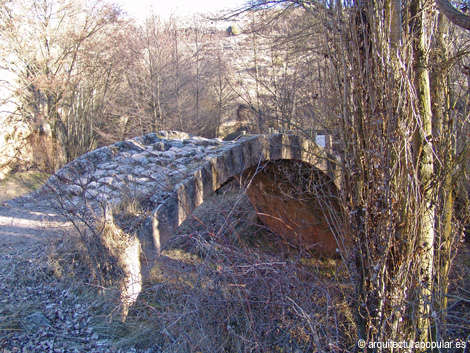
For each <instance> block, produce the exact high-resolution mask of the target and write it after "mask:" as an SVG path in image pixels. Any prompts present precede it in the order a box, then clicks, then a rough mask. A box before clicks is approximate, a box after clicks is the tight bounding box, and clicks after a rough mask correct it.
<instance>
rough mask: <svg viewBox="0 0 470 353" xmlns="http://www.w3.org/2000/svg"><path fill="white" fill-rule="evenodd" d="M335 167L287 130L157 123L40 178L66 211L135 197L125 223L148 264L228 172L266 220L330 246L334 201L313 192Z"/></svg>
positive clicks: (334, 176)
mask: <svg viewBox="0 0 470 353" xmlns="http://www.w3.org/2000/svg"><path fill="white" fill-rule="evenodd" d="M338 169H339V168H337V166H336V160H335V159H334V158H332V157H331V155H329V154H328V153H326V150H325V149H324V148H322V147H320V146H319V145H317V144H316V143H313V142H311V141H309V140H307V139H305V138H302V137H300V136H296V135H294V134H274V135H256V136H243V137H241V138H240V139H238V140H236V141H222V140H220V139H205V138H202V137H196V136H190V135H188V134H185V133H180V132H171V131H162V132H158V133H151V134H148V135H145V136H142V137H137V138H133V139H130V140H126V141H122V142H118V143H115V144H113V145H110V146H107V147H102V148H99V149H97V150H94V151H92V152H89V153H87V154H85V155H83V156H81V157H79V158H78V159H76V160H74V161H73V162H71V163H69V164H68V165H66V166H65V167H64V168H62V169H61V170H60V171H58V172H57V173H56V174H55V175H54V176H53V177H51V178H50V179H49V181H48V183H47V184H46V185H47V187H48V188H50V189H53V190H54V191H55V193H56V195H59V196H60V198H61V204H62V206H63V207H64V208H66V209H68V210H69V212H70V213H73V212H79V213H80V212H81V213H82V214H85V213H87V212H88V214H91V213H90V212H89V211H87V209H93V211H94V214H96V213H97V212H98V213H99V212H100V210H106V209H112V207H111V208H110V207H109V206H111V205H114V206H115V208H118V206H119V205H120V204H123V203H125V202H129V201H130V200H132V199H136V200H138V201H139V203H140V206H141V207H142V208H143V212H141V214H142V215H143V216H141V219H140V220H139V222H134V223H133V224H134V225H133V227H134V229H127V230H126V231H127V232H128V233H130V234H132V233H134V234H137V239H138V240H139V243H140V246H141V248H142V249H143V250H144V254H145V259H146V261H147V262H149V263H150V264H151V263H152V262H153V261H154V260H155V259H156V258H157V257H158V256H159V254H160V252H161V250H162V248H163V247H164V246H165V244H166V243H167V241H168V240H169V239H170V238H171V237H172V235H174V234H175V231H176V228H177V227H178V226H179V225H180V224H181V223H182V222H183V221H184V220H185V218H186V217H187V216H188V215H190V214H191V212H192V211H193V210H194V209H195V208H196V207H198V206H199V205H200V204H202V203H203V201H204V200H205V199H206V198H208V197H209V196H211V195H212V194H213V193H214V192H215V191H216V190H218V189H219V188H220V187H221V186H223V185H224V184H226V183H228V182H230V181H232V180H234V179H236V180H238V181H239V182H241V183H243V182H246V183H245V185H249V187H247V193H248V196H249V198H250V200H251V202H252V203H253V205H254V206H255V209H256V210H257V212H258V214H259V215H260V218H261V220H262V221H263V222H264V223H265V224H267V225H268V226H270V227H271V228H273V229H274V230H276V231H277V232H278V233H279V234H281V235H283V236H285V237H287V238H290V239H292V240H294V241H298V242H301V243H303V244H306V245H307V246H309V247H313V248H315V249H318V250H319V251H321V252H326V253H330V252H334V251H335V250H336V248H337V246H338V245H337V244H336V241H335V240H334V236H333V235H332V234H331V231H330V227H329V225H328V219H327V218H328V217H330V216H331V215H332V212H335V209H336V207H335V206H334V205H333V206H331V205H330V206H328V207H327V206H325V203H324V201H322V200H324V199H321V197H319V196H321V195H326V194H328V195H330V194H331V193H333V194H334V193H337V190H338V187H339V185H340V175H339V172H338ZM292 175H294V177H292ZM312 200H313V201H312ZM87 207H88V208H87Z"/></svg>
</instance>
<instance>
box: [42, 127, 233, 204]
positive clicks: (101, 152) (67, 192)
mask: <svg viewBox="0 0 470 353" xmlns="http://www.w3.org/2000/svg"><path fill="white" fill-rule="evenodd" d="M232 144H233V142H224V141H222V140H220V139H206V138H203V137H199V136H191V135H188V134H186V133H181V132H173V131H160V132H157V133H150V134H147V135H144V136H141V137H136V138H133V139H129V140H125V141H121V142H117V143H115V144H113V145H110V146H106V147H101V148H98V149H96V150H94V151H92V152H89V153H87V154H85V155H83V156H81V157H79V158H77V159H76V160H74V161H72V162H71V163H69V164H68V165H66V166H65V167H64V168H62V169H61V170H59V171H58V172H57V173H56V174H55V175H54V176H52V177H51V178H50V179H49V181H48V182H47V184H46V188H47V189H49V190H53V191H54V192H55V193H56V194H57V195H58V196H60V197H61V198H63V199H67V200H68V201H70V203H72V204H77V203H80V202H82V201H83V199H84V198H85V199H86V200H87V201H90V202H93V201H97V202H100V203H107V204H119V203H120V202H122V201H123V200H124V198H137V199H139V200H146V201H147V202H149V205H148V206H149V207H152V206H154V205H156V204H158V203H159V202H161V199H162V198H163V199H164V198H165V195H167V194H169V193H170V192H171V191H172V190H173V187H174V185H177V184H179V183H180V182H181V181H182V180H184V179H185V178H187V177H188V176H190V175H192V173H193V172H194V170H195V169H197V168H198V167H199V166H200V165H201V163H204V161H206V160H210V159H211V158H213V157H214V156H215V155H216V154H219V153H220V152H221V151H223V150H224V149H226V148H229V147H230V146H231V145H232Z"/></svg>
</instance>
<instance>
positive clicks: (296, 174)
mask: <svg viewBox="0 0 470 353" xmlns="http://www.w3.org/2000/svg"><path fill="white" fill-rule="evenodd" d="M241 178H242V179H243V180H244V181H246V182H248V183H249V187H248V188H247V195H248V197H249V198H250V201H251V203H252V204H253V206H254V208H255V210H256V211H257V214H258V217H259V218H260V220H261V221H262V222H263V223H264V224H265V225H266V226H268V227H269V228H270V229H272V230H273V231H274V232H275V233H277V234H279V235H280V236H282V237H283V238H285V239H286V240H288V241H289V242H291V243H293V244H294V245H296V246H301V247H304V248H308V249H311V250H315V251H316V252H318V253H320V254H324V255H333V254H336V253H337V249H340V248H341V245H339V244H338V243H337V241H336V238H335V235H334V232H333V229H332V227H333V224H334V223H335V221H337V219H338V218H337V217H339V215H340V207H339V204H338V189H337V187H336V185H335V184H334V182H333V180H332V179H331V178H330V177H329V176H328V175H326V174H325V173H323V172H322V171H321V170H319V169H318V168H316V167H314V166H312V165H310V164H308V163H306V162H303V161H300V160H295V159H291V160H287V159H280V160H271V161H267V162H265V163H264V164H263V165H262V166H257V167H252V168H249V169H247V170H246V171H245V172H244V173H243V174H242V175H241Z"/></svg>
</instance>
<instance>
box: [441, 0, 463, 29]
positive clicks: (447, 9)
mask: <svg viewBox="0 0 470 353" xmlns="http://www.w3.org/2000/svg"><path fill="white" fill-rule="evenodd" d="M434 1H435V2H436V4H437V7H438V8H439V11H440V12H442V13H443V14H444V15H445V16H446V17H447V18H448V19H449V20H450V21H451V22H452V23H453V24H455V25H457V26H459V27H462V28H464V29H467V30H470V16H467V15H465V14H464V13H462V12H460V11H459V10H457V9H456V8H455V7H454V6H453V5H452V4H451V3H450V2H449V1H448V0H434Z"/></svg>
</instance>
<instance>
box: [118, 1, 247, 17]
mask: <svg viewBox="0 0 470 353" xmlns="http://www.w3.org/2000/svg"><path fill="white" fill-rule="evenodd" d="M112 2H114V3H116V4H118V5H119V6H120V7H121V8H122V9H123V10H124V11H125V12H127V13H128V14H129V15H130V16H133V17H136V18H138V19H144V18H145V17H147V16H148V15H149V14H150V13H151V11H152V9H153V12H154V14H156V15H160V16H161V17H162V18H169V17H170V16H171V15H172V14H175V15H178V16H191V15H193V14H197V13H209V12H214V11H219V10H224V9H227V8H237V7H240V6H241V5H243V4H244V3H245V2H246V0H114V1H112Z"/></svg>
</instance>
